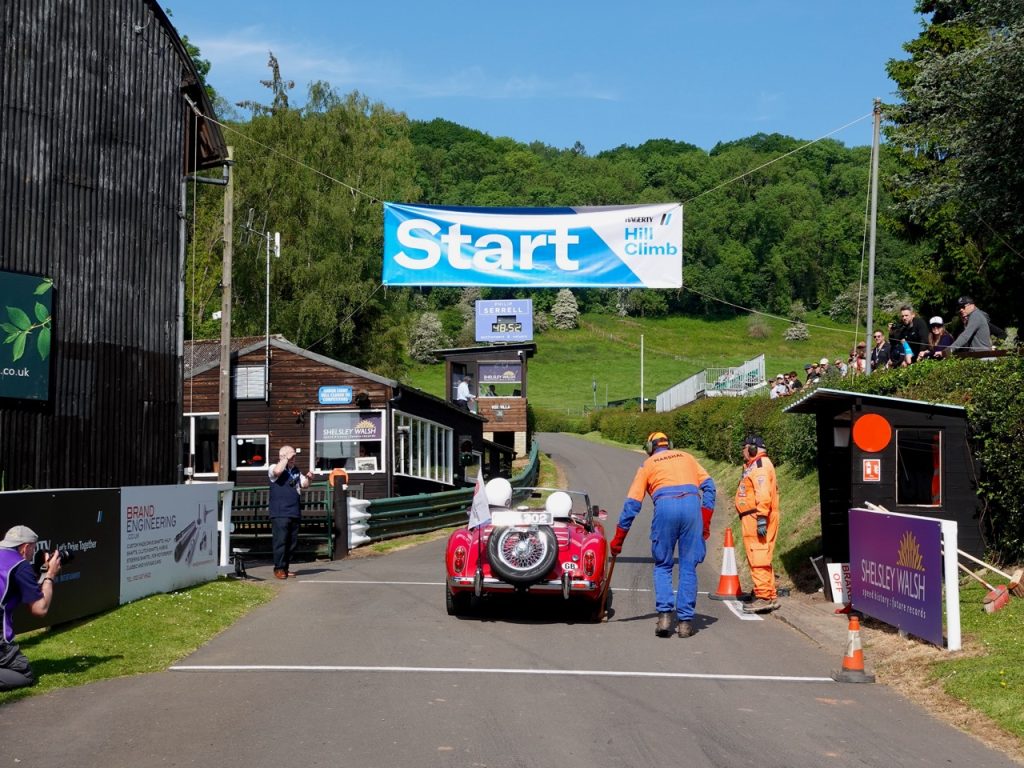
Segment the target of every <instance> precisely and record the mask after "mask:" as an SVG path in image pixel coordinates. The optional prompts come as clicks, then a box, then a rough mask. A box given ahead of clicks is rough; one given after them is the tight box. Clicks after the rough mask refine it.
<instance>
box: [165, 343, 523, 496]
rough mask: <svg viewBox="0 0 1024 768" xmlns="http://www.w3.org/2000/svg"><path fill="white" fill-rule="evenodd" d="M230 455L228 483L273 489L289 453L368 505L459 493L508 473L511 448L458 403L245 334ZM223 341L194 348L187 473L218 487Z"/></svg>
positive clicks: (188, 379)
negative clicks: (489, 435) (286, 449)
mask: <svg viewBox="0 0 1024 768" xmlns="http://www.w3.org/2000/svg"><path fill="white" fill-rule="evenodd" d="M230 358H231V382H232V385H231V388H232V391H231V406H230V414H229V431H230V434H231V439H230V445H231V449H230V450H231V455H230V456H227V457H224V458H226V460H227V461H228V462H229V465H228V466H229V473H228V479H230V480H234V481H235V483H237V484H238V485H239V486H265V485H266V483H267V472H268V470H269V468H270V466H271V465H272V464H275V463H277V456H278V451H279V450H280V448H281V446H282V445H291V446H293V447H294V448H296V450H298V451H299V455H298V458H297V465H298V466H299V468H300V469H302V470H303V471H305V470H307V469H312V471H313V472H314V473H315V481H324V480H327V478H328V477H329V475H330V473H331V471H332V470H334V469H344V470H345V472H347V473H348V477H349V484H350V485H351V486H355V487H360V488H361V490H362V495H363V498H367V499H377V498H388V497H392V496H409V495H412V494H417V493H431V492H436V491H445V490H453V489H455V488H462V487H464V486H465V485H466V484H470V483H472V482H473V481H474V480H475V479H476V472H477V470H476V468H477V467H478V466H480V463H481V462H483V466H484V475H485V476H487V477H490V476H493V475H496V474H499V473H501V474H503V475H504V476H506V477H507V476H508V475H509V474H510V471H511V463H512V451H511V450H509V449H505V448H503V447H501V446H498V445H495V444H493V443H491V442H489V441H485V440H484V438H483V419H481V418H480V417H479V416H476V415H475V414H472V413H468V412H466V411H464V410H462V409H461V408H457V407H455V406H454V405H453V404H452V403H448V402H445V401H444V400H442V399H440V398H438V397H434V396H433V395H430V394H427V393H426V392H422V391H420V390H417V389H414V388H412V387H408V386H405V385H403V384H400V383H399V382H397V381H395V380H393V379H389V378H386V377H383V376H378V375H377V374H374V373H370V372H369V371H364V370H361V369H359V368H356V367H354V366H351V365H346V364H345V363H341V362H338V361H337V360H332V359H331V358H328V357H324V356H323V355H318V354H316V353H314V352H310V351H309V350H306V349H302V348H301V347H297V346H295V345H294V344H291V343H290V342H288V341H286V340H285V339H283V338H281V337H280V336H271V337H270V339H269V343H268V340H267V339H266V338H265V337H262V336H260V337H248V338H237V339H233V340H232V345H231V356H230ZM219 379H220V341H219V340H215V341H196V342H190V343H188V344H187V345H186V353H185V386H184V393H183V397H184V403H185V436H186V439H185V443H184V445H185V455H184V459H183V466H184V468H185V469H184V475H185V477H186V479H191V480H193V481H206V480H211V481H212V480H216V479H217V472H218V469H219V468H220V467H219V465H220V462H221V461H222V460H224V459H222V457H220V456H219V455H218V429H219V418H220V414H219V408H218V403H219V399H218V397H219V395H218V392H219V390H218V387H219Z"/></svg>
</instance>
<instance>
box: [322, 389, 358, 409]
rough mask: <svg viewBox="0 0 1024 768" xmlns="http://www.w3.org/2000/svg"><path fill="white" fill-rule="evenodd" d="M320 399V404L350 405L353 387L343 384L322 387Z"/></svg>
mask: <svg viewBox="0 0 1024 768" xmlns="http://www.w3.org/2000/svg"><path fill="white" fill-rule="evenodd" d="M318 399H319V401H320V405H348V404H349V403H351V402H352V387H349V386H346V385H343V384H339V385H336V386H329V387H320V391H319V398H318Z"/></svg>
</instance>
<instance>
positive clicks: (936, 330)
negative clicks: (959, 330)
mask: <svg viewBox="0 0 1024 768" xmlns="http://www.w3.org/2000/svg"><path fill="white" fill-rule="evenodd" d="M952 343H953V337H952V335H950V333H949V332H948V331H947V330H946V328H945V326H944V325H943V323H942V318H941V317H939V316H938V315H936V316H935V317H933V318H932V319H931V320H929V321H928V349H926V350H924V351H922V352H921V353H919V354H918V356H917V359H918V361H921V360H926V359H928V358H929V357H932V358H935V359H941V358H942V353H943V352H945V351H946V348H947V347H948V346H949V345H950V344H952Z"/></svg>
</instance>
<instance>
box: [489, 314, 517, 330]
mask: <svg viewBox="0 0 1024 768" xmlns="http://www.w3.org/2000/svg"><path fill="white" fill-rule="evenodd" d="M522 332H523V324H522V323H521V322H518V321H517V320H516V316H515V315H498V316H497V317H496V318H495V319H494V322H493V323H491V333H522Z"/></svg>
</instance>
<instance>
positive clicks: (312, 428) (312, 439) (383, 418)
mask: <svg viewBox="0 0 1024 768" xmlns="http://www.w3.org/2000/svg"><path fill="white" fill-rule="evenodd" d="M336 413H374V414H380V431H381V435H380V440H348V441H331V442H351V443H359V442H366V443H380V460H379V462H378V464H379V466H378V467H377V468H376V469H375V470H368V469H356V468H355V458H356V457H355V456H353V457H352V459H353V461H352V465H353V466H352V467H348V468H346V469H345V471H346V472H347V473H348V474H349V475H350V476H351V475H359V474H364V475H373V474H377V473H380V472H385V471H386V470H387V466H386V465H387V460H386V456H387V454H386V452H385V443H386V437H387V434H386V433H387V415H386V412H385V411H384V409H382V408H360V409H358V410H353V409H351V408H341V409H339V408H333V409H324V410H319V411H310V414H309V461H310V465H311V466H310V469H311V470H312V471H313V473H314V474H316V475H324V476H326V475H329V474H330V473H331V470H329V469H317V468H316V460H317V449H316V446H317V439H316V420H317V417H318V416H320V415H323V414H327V415H329V414H336ZM373 458H376V457H373Z"/></svg>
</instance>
